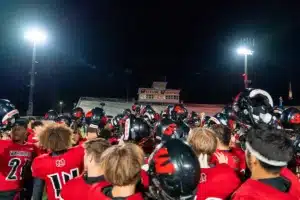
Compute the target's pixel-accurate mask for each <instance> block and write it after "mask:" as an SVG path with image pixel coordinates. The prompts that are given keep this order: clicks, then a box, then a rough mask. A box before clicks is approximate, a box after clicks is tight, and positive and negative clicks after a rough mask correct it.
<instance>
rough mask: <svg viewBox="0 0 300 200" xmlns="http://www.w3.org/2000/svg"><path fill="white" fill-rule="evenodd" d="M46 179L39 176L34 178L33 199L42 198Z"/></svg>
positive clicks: (40, 199)
mask: <svg viewBox="0 0 300 200" xmlns="http://www.w3.org/2000/svg"><path fill="white" fill-rule="evenodd" d="M44 186H45V181H44V180H42V179H39V178H34V179H33V192H32V198H31V199H32V200H42V198H43V192H44Z"/></svg>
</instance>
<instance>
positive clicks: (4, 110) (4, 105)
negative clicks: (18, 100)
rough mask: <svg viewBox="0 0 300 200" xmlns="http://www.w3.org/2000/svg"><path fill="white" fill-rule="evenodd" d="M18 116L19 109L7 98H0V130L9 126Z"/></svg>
mask: <svg viewBox="0 0 300 200" xmlns="http://www.w3.org/2000/svg"><path fill="white" fill-rule="evenodd" d="M19 117H20V116H19V111H18V110H17V109H16V108H15V106H14V105H13V104H12V103H11V102H10V101H9V100H6V99H0V120H1V121H0V130H6V129H9V128H11V127H12V126H13V125H14V123H15V121H16V119H18V118H19Z"/></svg>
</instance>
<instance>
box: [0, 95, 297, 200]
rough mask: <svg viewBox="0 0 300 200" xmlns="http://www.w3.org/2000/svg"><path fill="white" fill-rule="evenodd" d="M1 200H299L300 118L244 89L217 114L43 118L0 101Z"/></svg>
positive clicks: (172, 109) (130, 112)
mask: <svg viewBox="0 0 300 200" xmlns="http://www.w3.org/2000/svg"><path fill="white" fill-rule="evenodd" d="M0 120H1V121H0V130H1V140H0V200H4V199H5V200H19V199H22V200H23V199H25V200H26V199H33V200H41V199H46V198H47V199H49V200H59V199H64V200H74V199H75V200H77V199H78V200H84V199H90V200H96V199H99V200H101V199H105V200H108V199H118V200H120V199H124V200H125V199H129V200H130V199H131V200H135V199H136V200H140V199H159V200H181V199H182V200H189V199H191V200H192V199H200V200H225V199H233V200H256V199H257V200H265V199H270V200H277V199H278V200H294V199H295V200H296V199H298V200H299V199H300V183H299V180H300V178H299V173H300V170H299V169H300V168H299V166H300V162H299V161H300V159H299V157H300V156H299V154H298V152H300V150H299V149H300V146H299V141H300V139H299V136H298V132H299V130H300V129H299V128H300V111H299V110H298V109H296V108H287V109H281V108H277V107H275V106H274V105H273V100H272V98H271V96H270V95H269V94H268V93H267V92H266V91H264V90H260V89H246V90H245V91H243V92H241V93H240V94H239V95H237V97H236V98H235V99H234V101H233V102H232V103H231V104H230V105H228V106H226V107H225V108H224V109H223V110H222V112H220V113H216V114H215V115H214V116H206V115H205V113H196V112H191V113H188V111H187V109H186V108H185V107H184V105H181V104H176V105H170V106H168V107H167V108H166V109H165V110H164V111H163V112H161V113H157V112H156V111H155V110H154V109H153V108H152V106H151V105H139V104H134V105H133V106H132V108H131V109H125V110H124V111H123V112H122V113H120V114H118V115H116V116H107V115H106V114H105V106H104V105H101V106H100V107H96V108H93V109H92V110H90V111H88V112H87V113H84V111H83V109H82V108H79V107H76V108H74V109H73V111H72V113H70V114H64V115H58V114H57V113H56V112H55V111H54V110H49V111H48V112H47V113H46V114H45V116H44V118H43V119H42V120H37V119H34V118H29V119H25V118H20V117H19V112H18V110H17V109H15V107H14V105H13V104H12V103H11V102H10V101H8V100H0Z"/></svg>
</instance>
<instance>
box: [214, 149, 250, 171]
mask: <svg viewBox="0 0 300 200" xmlns="http://www.w3.org/2000/svg"><path fill="white" fill-rule="evenodd" d="M216 153H223V154H224V155H225V156H227V158H228V165H229V166H230V167H231V168H233V169H234V170H235V171H236V172H241V171H245V169H246V158H245V153H244V151H243V150H241V149H239V148H231V149H230V150H219V149H217V150H216ZM210 162H211V163H212V164H214V165H218V164H219V162H218V159H217V157H216V156H215V155H214V154H213V155H212V157H211V160H210Z"/></svg>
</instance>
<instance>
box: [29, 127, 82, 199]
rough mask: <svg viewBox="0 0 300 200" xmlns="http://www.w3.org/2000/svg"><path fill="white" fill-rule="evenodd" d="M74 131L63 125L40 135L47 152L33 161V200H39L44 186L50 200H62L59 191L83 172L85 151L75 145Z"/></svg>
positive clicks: (47, 128)
mask: <svg viewBox="0 0 300 200" xmlns="http://www.w3.org/2000/svg"><path fill="white" fill-rule="evenodd" d="M72 134H73V132H72V130H71V129H70V128H68V127H67V126H65V125H62V124H56V123H53V124H49V125H48V126H47V127H46V128H45V129H44V130H43V132H42V133H41V135H40V138H39V139H40V141H39V142H40V144H41V146H43V147H44V148H46V149H47V150H48V152H51V153H48V154H43V155H41V156H38V157H37V158H35V159H34V161H33V164H32V175H33V177H34V187H33V199H34V200H40V199H42V196H43V191H44V186H46V192H47V196H48V200H58V199H60V198H61V197H60V191H61V189H62V187H63V185H65V184H66V183H67V182H68V181H69V180H71V179H73V178H75V177H77V176H79V175H80V174H81V172H82V171H83V157H84V149H83V147H82V146H81V145H79V146H76V147H71V146H72Z"/></svg>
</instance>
